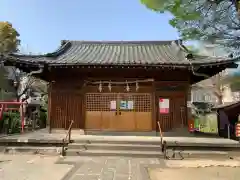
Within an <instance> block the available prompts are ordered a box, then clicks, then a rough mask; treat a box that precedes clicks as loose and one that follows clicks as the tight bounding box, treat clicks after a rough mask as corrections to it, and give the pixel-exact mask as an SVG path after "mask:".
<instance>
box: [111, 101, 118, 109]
mask: <svg viewBox="0 0 240 180" xmlns="http://www.w3.org/2000/svg"><path fill="white" fill-rule="evenodd" d="M110 109H111V110H115V109H117V102H116V101H111V102H110Z"/></svg>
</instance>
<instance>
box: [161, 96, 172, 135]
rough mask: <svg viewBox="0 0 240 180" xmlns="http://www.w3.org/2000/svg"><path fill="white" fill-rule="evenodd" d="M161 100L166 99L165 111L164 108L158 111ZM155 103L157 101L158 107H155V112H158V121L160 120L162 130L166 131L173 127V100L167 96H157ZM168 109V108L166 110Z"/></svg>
mask: <svg viewBox="0 0 240 180" xmlns="http://www.w3.org/2000/svg"><path fill="white" fill-rule="evenodd" d="M162 101H168V107H165V108H166V109H165V112H164V110H162V112H160V110H161V109H160V108H161V107H160V106H161V102H162ZM157 103H158V106H157V107H158V108H157V112H158V121H159V122H160V125H161V128H162V131H163V132H164V131H165V132H166V131H169V130H171V129H172V128H173V127H174V123H173V112H174V105H173V101H172V99H170V98H169V97H161V96H160V97H158V98H157ZM167 109H168V110H167Z"/></svg>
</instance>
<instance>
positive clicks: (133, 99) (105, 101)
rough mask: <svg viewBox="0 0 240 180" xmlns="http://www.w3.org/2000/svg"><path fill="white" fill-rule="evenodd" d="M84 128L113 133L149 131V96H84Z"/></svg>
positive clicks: (150, 126) (131, 94)
mask: <svg viewBox="0 0 240 180" xmlns="http://www.w3.org/2000/svg"><path fill="white" fill-rule="evenodd" d="M85 128H86V129H104V130H114V131H151V130H152V102H151V94H147V93H145V94H144V93H134V94H133V93H88V94H86V122H85Z"/></svg>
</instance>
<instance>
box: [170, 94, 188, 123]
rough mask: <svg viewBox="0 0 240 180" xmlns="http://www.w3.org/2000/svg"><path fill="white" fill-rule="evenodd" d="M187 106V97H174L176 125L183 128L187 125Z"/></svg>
mask: <svg viewBox="0 0 240 180" xmlns="http://www.w3.org/2000/svg"><path fill="white" fill-rule="evenodd" d="M186 112H187V107H186V100H185V97H176V98H174V119H173V121H174V127H175V128H181V127H184V126H186V125H187V113H186Z"/></svg>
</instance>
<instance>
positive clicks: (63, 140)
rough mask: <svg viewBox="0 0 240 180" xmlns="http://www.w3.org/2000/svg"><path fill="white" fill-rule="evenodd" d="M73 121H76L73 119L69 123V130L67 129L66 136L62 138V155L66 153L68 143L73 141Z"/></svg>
mask: <svg viewBox="0 0 240 180" xmlns="http://www.w3.org/2000/svg"><path fill="white" fill-rule="evenodd" d="M73 123H74V121H73V120H72V121H71V123H70V125H69V127H68V130H67V133H66V136H65V138H63V139H62V156H65V155H66V151H65V147H66V145H67V144H69V143H71V133H72V125H73Z"/></svg>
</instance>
